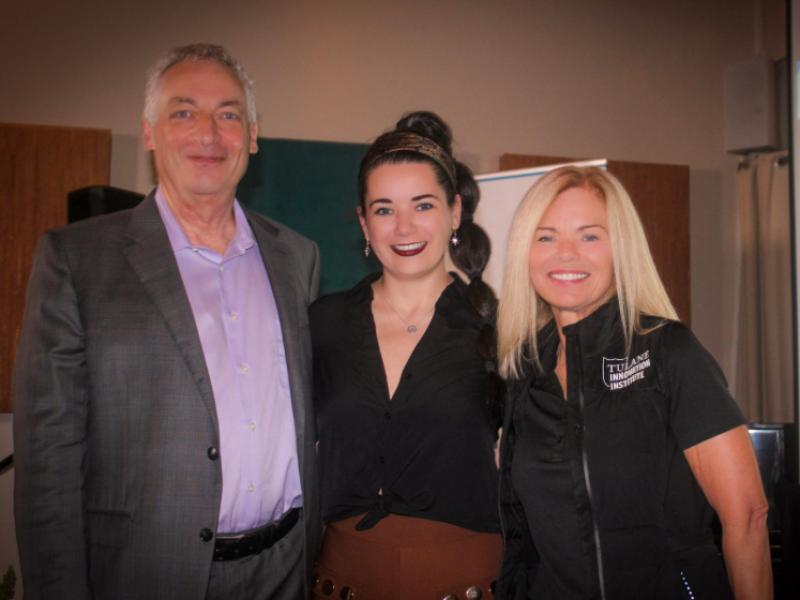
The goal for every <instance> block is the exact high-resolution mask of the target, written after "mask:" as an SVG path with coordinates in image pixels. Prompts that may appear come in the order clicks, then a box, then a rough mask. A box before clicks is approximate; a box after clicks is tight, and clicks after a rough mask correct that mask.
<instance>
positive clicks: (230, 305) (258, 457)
mask: <svg viewBox="0 0 800 600" xmlns="http://www.w3.org/2000/svg"><path fill="white" fill-rule="evenodd" d="M142 128H143V135H144V141H145V145H146V147H147V148H148V149H150V150H152V151H153V153H154V160H155V165H156V171H157V174H158V187H157V188H156V190H155V191H154V192H153V193H151V194H150V195H149V196H148V197H147V198H146V199H145V200H144V201H143V202H142V203H141V204H140V205H139V206H138V207H136V208H135V209H133V210H130V211H124V212H119V213H115V214H112V215H107V216H104V217H100V218H96V219H90V220H88V221H84V222H81V223H78V224H75V225H71V226H68V227H65V228H63V229H59V230H56V231H49V232H47V233H46V234H45V235H44V236H43V238H42V240H41V241H40V243H39V247H38V249H37V252H36V256H35V260H34V266H33V271H32V274H31V278H30V283H29V288H28V300H27V308H26V313H25V318H24V322H23V328H22V335H21V338H20V345H19V351H18V354H17V363H16V370H15V376H14V384H13V396H14V403H15V413H14V445H15V454H16V461H17V464H16V481H15V515H16V528H17V537H18V541H19V548H20V558H21V563H22V575H23V583H24V588H25V592H26V597H27V598H32V599H36V598H53V599H59V600H61V599H73V598H75V599H79V598H95V599H106V598H108V599H113V600H121V599H127V598H130V599H136V600H144V599H148V598H165V599H166V598H168V599H170V600H171V599H183V598H186V599H203V598H209V599H218V598H220V599H221V598H226V599H233V598H246V599H248V600H250V599H259V598H263V599H266V598H280V599H284V598H291V599H295V598H300V597H302V596H303V595H304V588H305V586H306V584H307V583H308V581H309V578H310V575H309V574H310V568H311V566H312V564H313V560H314V558H315V554H316V550H317V546H318V542H319V535H320V521H319V509H318V499H317V490H316V460H315V448H314V440H315V436H314V430H313V428H314V420H313V412H312V407H311V389H310V382H311V373H310V368H311V365H310V358H311V356H310V354H311V351H310V343H309V339H308V321H307V317H306V308H307V306H308V304H309V303H310V302H311V301H312V300H313V298H314V297H315V295H316V292H317V287H318V280H319V269H318V265H319V263H318V251H317V248H316V246H315V245H314V244H313V243H312V242H310V241H308V240H306V239H305V238H303V237H301V236H300V235H298V234H296V233H294V232H292V231H291V230H289V229H287V228H285V227H283V226H281V225H279V224H277V223H274V222H272V221H270V220H268V219H266V218H264V217H262V216H260V215H257V214H255V213H250V212H248V211H245V210H243V209H242V208H241V207H240V206H239V204H238V203H237V202H236V200H235V197H234V194H235V191H236V185H237V184H238V182H239V180H240V179H241V178H242V175H243V174H244V172H245V169H246V167H247V162H248V155H249V154H251V153H255V152H256V150H257V148H256V135H257V129H258V128H257V124H256V110H255V99H254V96H253V90H252V83H251V81H250V80H249V78H248V77H247V75H246V74H245V72H244V70H243V69H242V67H241V66H240V65H239V63H238V62H236V61H235V59H233V58H232V57H231V56H230V55H229V54H228V53H227V52H226V51H225V50H224V49H223V48H220V47H218V46H212V45H207V44H196V45H191V46H186V47H182V48H177V49H175V50H173V51H172V52H170V53H169V54H168V55H166V56H165V57H164V58H163V59H162V60H161V61H160V62H159V63H158V64H157V65H156V67H155V68H154V70H153V72H152V74H151V77H150V79H149V81H148V84H147V90H146V100H145V110H144V117H143V120H142Z"/></svg>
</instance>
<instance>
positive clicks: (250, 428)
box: [247, 421, 256, 431]
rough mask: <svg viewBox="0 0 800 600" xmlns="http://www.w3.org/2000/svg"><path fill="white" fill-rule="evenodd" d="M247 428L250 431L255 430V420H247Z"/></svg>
mask: <svg viewBox="0 0 800 600" xmlns="http://www.w3.org/2000/svg"><path fill="white" fill-rule="evenodd" d="M247 428H248V429H249V430H250V431H255V430H256V422H255V421H248V423H247Z"/></svg>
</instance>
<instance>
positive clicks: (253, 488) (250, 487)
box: [247, 481, 256, 494]
mask: <svg viewBox="0 0 800 600" xmlns="http://www.w3.org/2000/svg"><path fill="white" fill-rule="evenodd" d="M255 491H256V486H254V485H253V482H252V481H251V482H250V483H248V484H247V493H248V494H252V493H253V492H255Z"/></svg>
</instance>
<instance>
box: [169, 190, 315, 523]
mask: <svg viewBox="0 0 800 600" xmlns="http://www.w3.org/2000/svg"><path fill="white" fill-rule="evenodd" d="M155 200H156V204H157V206H158V210H159V212H160V214H161V219H162V220H163V221H164V225H165V226H166V229H167V235H168V236H169V241H170V244H171V246H172V249H173V251H174V252H175V258H176V260H177V262H178V269H179V270H180V273H181V278H182V280H183V286H184V288H185V289H186V293H187V295H188V297H189V303H190V304H191V306H192V313H193V314H194V320H195V323H196V325H197V331H198V333H199V334H200V342H201V344H202V346H203V355H204V357H205V361H206V366H207V368H208V372H209V375H210V377H211V387H212V389H213V391H214V403H215V405H216V410H217V420H218V421H219V435H220V448H219V453H220V460H221V462H222V503H221V506H220V513H219V522H218V526H217V531H218V532H219V533H233V532H241V531H246V530H248V529H253V528H255V527H259V526H261V525H264V524H265V523H268V522H270V521H274V520H275V519H278V518H280V517H281V515H282V514H283V513H284V512H286V511H287V510H290V509H292V508H295V507H299V506H302V504H303V499H302V492H301V487H300V470H299V466H298V459H297V441H296V436H295V427H294V415H293V413H292V403H291V396H290V391H289V378H288V371H287V367H286V355H285V353H284V345H283V335H282V332H281V323H280V319H279V317H278V310H277V307H276V305H275V298H274V296H273V293H272V287H271V285H270V281H269V277H268V275H267V271H266V269H265V267H264V262H263V260H262V258H261V252H260V251H259V248H258V244H256V241H255V238H254V236H253V231H252V229H251V228H250V224H249V223H248V222H247V219H246V217H245V215H244V212H243V211H242V209H241V207H240V206H239V203H238V202H237V201H234V207H233V210H234V216H235V220H236V234H235V236H234V238H233V239H232V240H231V242H230V244H229V245H228V248H227V249H226V251H225V254H224V255H220V254H218V253H217V252H215V251H213V250H210V249H208V248H203V247H195V246H192V244H191V243H190V242H189V240H188V238H187V237H186V234H185V233H184V231H183V229H182V228H181V226H180V224H179V223H178V221H177V219H176V218H175V215H174V214H173V213H172V210H171V209H170V208H169V205H168V203H167V201H166V198H165V197H164V193H163V191H162V190H161V189H160V188H159V189H158V190H157V192H156V196H155Z"/></svg>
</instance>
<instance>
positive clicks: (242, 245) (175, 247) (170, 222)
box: [155, 186, 255, 257]
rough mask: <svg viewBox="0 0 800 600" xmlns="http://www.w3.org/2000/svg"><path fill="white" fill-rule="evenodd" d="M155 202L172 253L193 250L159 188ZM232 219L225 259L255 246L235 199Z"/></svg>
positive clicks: (253, 238) (244, 217)
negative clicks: (233, 232) (233, 228)
mask: <svg viewBox="0 0 800 600" xmlns="http://www.w3.org/2000/svg"><path fill="white" fill-rule="evenodd" d="M155 200H156V206H157V207H158V212H159V214H160V215H161V220H162V221H163V222H164V227H165V228H166V230H167V237H168V238H169V243H170V246H172V251H173V252H175V254H177V253H178V252H180V251H181V250H187V249H189V250H191V249H193V248H194V247H193V246H192V243H191V242H190V241H189V238H188V237H186V233H185V232H184V231H183V227H181V224H180V223H179V222H178V219H177V218H176V217H175V214H174V213H173V212H172V209H171V208H170V206H169V203H168V202H167V198H166V196H165V195H164V192H163V190H162V189H161V187H160V186H159V187H158V188H157V189H156V195H155ZM233 217H234V220H235V222H236V233H235V234H234V236H233V239H232V240H231V242H230V244H228V249H227V250H226V251H225V256H226V257H228V256H239V255H242V254H244V253H245V252H246V251H247V250H248V249H250V248H251V247H252V246H253V245H254V244H255V237H254V236H253V230H252V229H251V227H250V223H248V221H247V217H246V216H245V214H244V211H243V210H242V207H241V206H240V205H239V201H238V200H236V199H235V198H234V200H233Z"/></svg>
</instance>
